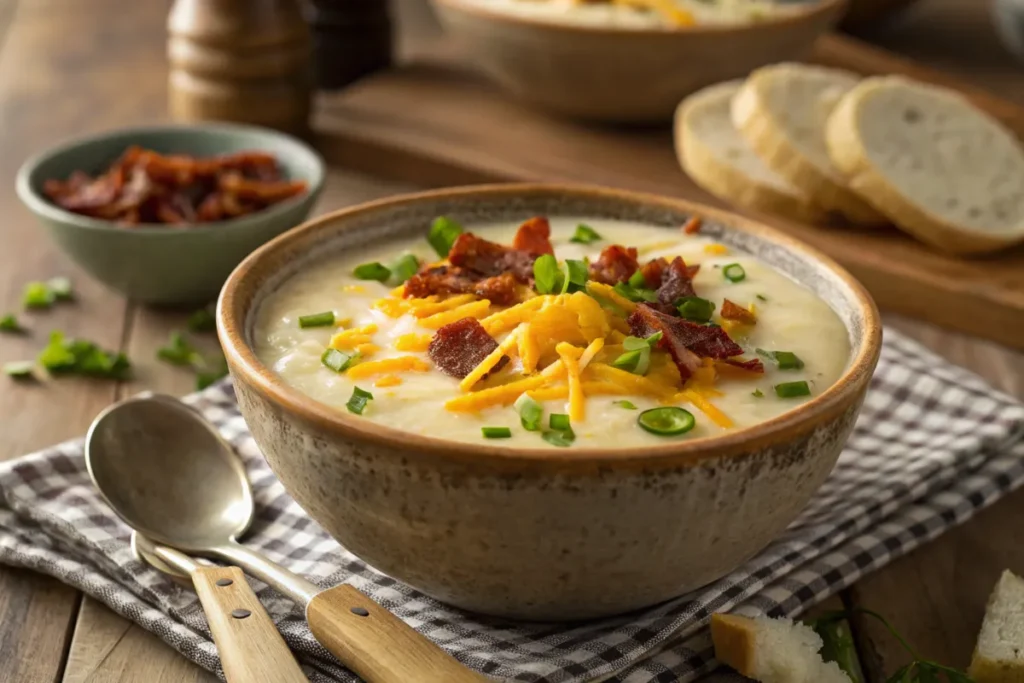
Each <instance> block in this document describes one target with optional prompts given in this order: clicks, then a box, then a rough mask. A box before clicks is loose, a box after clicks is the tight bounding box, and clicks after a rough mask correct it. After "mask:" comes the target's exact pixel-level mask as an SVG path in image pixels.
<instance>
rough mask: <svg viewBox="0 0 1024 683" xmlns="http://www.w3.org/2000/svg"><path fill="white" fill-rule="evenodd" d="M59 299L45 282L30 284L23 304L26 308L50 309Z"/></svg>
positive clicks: (26, 287) (26, 288)
mask: <svg viewBox="0 0 1024 683" xmlns="http://www.w3.org/2000/svg"><path fill="white" fill-rule="evenodd" d="M56 299H57V297H56V295H55V294H54V293H53V292H52V291H50V288H49V287H47V286H46V283H45V282H30V283H28V284H27V285H25V294H24V297H23V299H22V302H23V303H24V304H25V308H49V307H50V306H52V305H53V302H54V301H55V300H56Z"/></svg>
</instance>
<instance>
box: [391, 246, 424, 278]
mask: <svg viewBox="0 0 1024 683" xmlns="http://www.w3.org/2000/svg"><path fill="white" fill-rule="evenodd" d="M419 269H420V260H419V259H418V258H416V257H415V256H413V255H412V254H402V255H401V256H400V257H398V260H397V261H395V262H394V263H393V264H391V280H392V282H394V284H395V285H401V284H405V281H406V280H408V279H409V278H411V277H412V276H413V275H415V274H416V272H417V271H419Z"/></svg>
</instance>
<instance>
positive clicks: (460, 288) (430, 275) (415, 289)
mask: <svg viewBox="0 0 1024 683" xmlns="http://www.w3.org/2000/svg"><path fill="white" fill-rule="evenodd" d="M431 294H476V295H477V296H479V297H481V298H483V299H488V300H490V302H491V303H492V304H495V305H498V306H510V305H512V304H514V303H517V302H518V301H519V297H518V294H517V292H516V279H515V277H514V276H513V275H512V273H502V274H501V275H495V276H494V277H486V278H485V277H481V276H480V275H478V274H476V273H473V272H471V271H468V270H466V269H464V268H455V267H452V266H434V267H432V268H426V269H424V270H422V271H420V272H419V273H417V274H416V275H413V276H412V277H411V278H409V279H408V280H406V282H405V290H404V293H403V296H404V297H405V298H412V297H416V298H423V297H427V296H430V295H431Z"/></svg>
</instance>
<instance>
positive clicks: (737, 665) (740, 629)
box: [711, 614, 757, 677]
mask: <svg viewBox="0 0 1024 683" xmlns="http://www.w3.org/2000/svg"><path fill="white" fill-rule="evenodd" d="M756 630H757V626H756V624H755V622H754V620H753V619H748V618H747V617H740V616H736V615H735V614H712V615H711V642H713V643H714V645H715V659H717V660H718V661H720V662H721V663H722V664H725V665H726V666H730V667H732V668H733V669H736V671H738V672H740V673H741V674H743V675H744V676H747V677H749V676H751V675H752V674H753V673H754V637H755V633H756Z"/></svg>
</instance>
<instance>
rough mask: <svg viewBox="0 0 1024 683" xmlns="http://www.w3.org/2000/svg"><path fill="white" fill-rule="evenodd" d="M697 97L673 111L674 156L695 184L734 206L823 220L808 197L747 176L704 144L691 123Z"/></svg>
mask: <svg viewBox="0 0 1024 683" xmlns="http://www.w3.org/2000/svg"><path fill="white" fill-rule="evenodd" d="M699 98H700V93H697V94H696V95H692V96H691V97H688V98H687V99H685V100H683V102H682V103H681V104H680V105H679V107H678V108H677V109H676V114H675V136H674V137H675V148H676V158H677V159H678V160H679V164H680V165H681V166H682V167H683V170H684V171H686V173H687V175H689V176H690V177H691V178H692V179H693V181H694V182H695V183H697V184H698V185H700V186H701V187H702V188H703V189H705V190H707V191H708V192H710V193H711V194H713V195H715V196H717V197H719V198H720V199H723V200H725V201H727V202H730V203H731V204H735V205H737V206H742V207H746V208H748V209H753V210H754V211H763V212H766V213H771V214H774V215H777V216H782V217H784V218H789V219H792V220H797V221H802V222H808V223H817V222H822V221H824V219H825V212H824V211H823V210H822V209H820V208H819V207H818V206H817V205H816V204H814V202H812V201H811V199H810V198H809V197H801V196H800V194H798V191H797V190H794V191H793V192H792V193H787V192H784V191H781V190H779V189H778V188H775V187H772V186H771V185H768V184H765V183H763V182H761V181H759V180H757V179H756V178H753V177H751V176H749V175H747V174H746V173H744V172H743V171H742V170H741V169H740V168H737V167H736V165H735V164H731V163H729V162H728V161H727V160H726V159H723V158H722V157H721V155H720V154H718V153H717V152H716V151H715V150H714V149H713V148H712V147H711V146H710V145H708V144H706V143H705V142H704V140H702V139H701V138H700V136H699V135H697V133H696V132H695V130H694V127H693V126H692V125H691V120H692V117H693V116H694V115H695V112H694V109H695V108H696V105H698V104H700V99H699ZM725 123H726V124H727V125H731V122H729V121H726V122H725Z"/></svg>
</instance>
